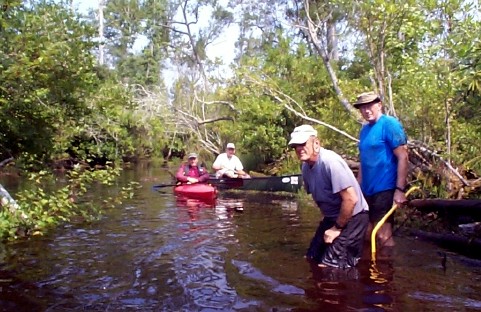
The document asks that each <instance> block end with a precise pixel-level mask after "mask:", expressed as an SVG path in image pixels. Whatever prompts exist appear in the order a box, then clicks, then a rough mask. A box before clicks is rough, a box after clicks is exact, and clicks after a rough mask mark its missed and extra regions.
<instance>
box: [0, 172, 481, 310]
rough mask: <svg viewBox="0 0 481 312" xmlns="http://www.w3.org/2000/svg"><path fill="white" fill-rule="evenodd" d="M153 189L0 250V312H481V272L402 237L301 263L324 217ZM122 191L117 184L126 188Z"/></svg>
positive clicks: (252, 198)
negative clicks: (353, 257)
mask: <svg viewBox="0 0 481 312" xmlns="http://www.w3.org/2000/svg"><path fill="white" fill-rule="evenodd" d="M123 179H124V181H130V180H135V181H141V183H142V185H143V186H144V187H143V188H142V189H141V190H140V191H139V193H138V194H136V196H135V198H134V199H133V200H132V201H130V202H128V203H126V204H125V205H124V206H122V207H120V208H118V209H113V210H110V211H107V212H106V213H105V215H104V217H103V218H102V219H101V220H100V221H98V222H95V223H91V224H79V225H66V226H64V227H62V228H59V229H57V230H56V231H53V232H52V233H51V234H50V235H48V236H45V237H34V238H31V239H30V240H26V241H20V242H16V243H10V244H7V245H2V247H1V249H0V260H1V261H0V289H1V291H0V311H481V269H480V268H481V266H480V265H479V262H477V261H476V260H473V259H467V258H465V257H462V256H459V255H457V254H453V253H449V252H446V251H445V250H443V249H440V248H439V247H437V246H434V245H432V244H429V243H426V242H422V241H418V240H415V239H413V238H409V237H397V238H396V242H397V245H396V247H395V248H394V250H393V251H392V253H390V254H387V255H385V256H384V255H383V254H382V253H381V252H380V257H379V258H378V259H376V261H375V262H372V261H371V260H370V257H369V255H368V250H366V256H365V257H364V258H363V260H362V261H361V262H360V264H359V265H358V267H356V268H354V269H350V270H346V271H343V270H336V269H329V268H327V269H324V268H323V269H321V268H318V267H317V266H313V265H310V264H309V263H307V262H306V261H305V260H304V259H303V255H304V253H305V249H306V248H307V245H308V243H309V241H310V239H311V237H312V235H313V234H314V231H315V229H316V227H317V225H318V222H319V217H320V216H319V211H318V210H317V209H316V208H314V207H307V206H302V207H301V206H300V205H299V204H298V202H297V201H296V199H295V198H286V197H283V196H274V195H272V194H245V193H242V192H239V193H234V194H231V193H224V192H221V193H220V194H219V196H218V198H217V199H216V200H215V201H214V202H204V201H200V200H191V199H187V198H176V197H175V196H174V195H173V193H172V189H163V191H162V192H152V190H151V186H152V184H155V183H158V182H162V181H167V180H168V179H170V177H169V176H167V175H166V174H165V172H161V171H158V170H155V168H142V169H139V170H132V171H126V172H125V173H124V176H123ZM121 184H122V183H119V187H120V186H121Z"/></svg>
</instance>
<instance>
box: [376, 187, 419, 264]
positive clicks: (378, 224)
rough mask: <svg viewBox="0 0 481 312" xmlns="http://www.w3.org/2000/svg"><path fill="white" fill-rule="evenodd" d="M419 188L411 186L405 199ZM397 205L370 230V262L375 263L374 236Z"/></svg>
mask: <svg viewBox="0 0 481 312" xmlns="http://www.w3.org/2000/svg"><path fill="white" fill-rule="evenodd" d="M418 189H419V187H417V186H413V187H411V188H410V189H409V190H408V191H407V192H406V197H408V195H409V194H411V193H412V192H413V191H415V190H418ZM397 207H398V206H397V204H395V203H394V204H393V205H392V208H391V209H389V211H388V212H387V213H386V214H385V215H384V217H383V218H382V219H381V220H379V222H378V223H377V224H376V226H375V227H374V228H373V229H372V233H371V260H372V261H375V260H376V234H377V231H378V230H379V229H380V228H381V226H383V224H384V222H386V220H387V218H389V216H390V215H392V214H393V213H394V211H395V210H396V208H397Z"/></svg>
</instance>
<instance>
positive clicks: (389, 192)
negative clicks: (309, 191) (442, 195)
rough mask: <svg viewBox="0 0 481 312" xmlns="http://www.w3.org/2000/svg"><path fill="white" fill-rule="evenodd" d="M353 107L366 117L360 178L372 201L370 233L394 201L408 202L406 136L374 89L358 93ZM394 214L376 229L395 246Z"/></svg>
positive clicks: (382, 240)
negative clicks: (393, 232)
mask: <svg viewBox="0 0 481 312" xmlns="http://www.w3.org/2000/svg"><path fill="white" fill-rule="evenodd" d="M354 107H356V108H357V109H359V110H360V112H361V114H362V117H363V118H364V119H365V120H366V121H367V123H366V124H364V125H363V127H362V128H361V132H360V135H359V139H360V142H359V153H360V160H361V166H360V168H359V174H358V176H357V180H358V181H359V183H360V184H361V188H362V191H363V194H364V196H365V197H366V200H367V203H368V204H369V220H370V227H369V230H368V235H370V233H371V231H372V228H373V226H374V225H375V224H376V223H377V222H379V221H380V220H381V219H382V217H384V215H385V214H386V213H387V212H388V211H389V210H390V209H391V207H392V205H393V203H396V204H398V205H402V204H403V203H404V202H406V196H405V188H406V178H407V173H408V152H407V145H406V144H407V138H406V135H405V133H404V129H403V127H402V125H401V123H400V122H399V121H398V120H397V119H396V118H394V117H391V116H386V115H384V114H383V112H382V102H381V99H380V97H379V96H378V95H377V94H376V93H374V92H366V93H362V94H360V95H359V96H358V98H357V101H356V103H354ZM393 221H394V218H393V217H392V215H391V217H390V218H389V219H388V220H387V221H386V222H385V223H384V225H383V226H382V227H381V228H380V229H379V231H378V232H377V239H378V240H379V242H380V245H381V246H394V239H393V237H392V224H393Z"/></svg>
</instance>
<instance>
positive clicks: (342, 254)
mask: <svg viewBox="0 0 481 312" xmlns="http://www.w3.org/2000/svg"><path fill="white" fill-rule="evenodd" d="M288 145H289V147H292V148H294V150H295V151H296V155H297V157H298V158H299V160H300V161H302V178H303V181H304V187H305V188H306V191H307V193H308V194H311V195H312V198H313V199H314V201H315V202H316V204H317V206H318V207H319V209H320V210H321V211H322V214H323V216H324V218H323V219H322V221H321V222H320V223H319V226H318V228H317V230H316V234H315V235H314V237H313V238H312V240H311V244H310V246H309V249H308V250H307V253H306V258H307V259H308V260H309V261H313V262H315V263H316V264H318V265H319V266H320V267H325V266H330V267H337V268H350V267H353V266H355V265H356V264H357V263H358V261H359V259H360V258H361V255H362V248H363V243H364V236H365V233H366V230H367V227H368V224H369V216H368V212H367V211H368V209H369V207H368V206H367V203H366V200H365V199H364V197H363V195H362V191H361V188H360V186H359V183H358V182H357V181H356V178H355V177H354V174H353V173H352V171H351V169H350V168H349V167H348V165H347V163H346V162H345V161H344V160H343V159H342V158H341V156H339V155H338V154H336V153H335V152H333V151H331V150H328V149H325V148H323V147H322V146H321V143H320V142H319V139H318V137H317V131H316V130H315V129H314V128H313V127H312V126H310V125H302V126H299V127H296V128H295V129H294V131H293V132H292V133H291V140H290V141H289V144H288Z"/></svg>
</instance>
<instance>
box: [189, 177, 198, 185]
mask: <svg viewBox="0 0 481 312" xmlns="http://www.w3.org/2000/svg"><path fill="white" fill-rule="evenodd" d="M187 182H188V183H190V184H193V183H197V182H199V180H198V179H197V178H192V177H188V178H187Z"/></svg>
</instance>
